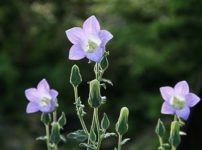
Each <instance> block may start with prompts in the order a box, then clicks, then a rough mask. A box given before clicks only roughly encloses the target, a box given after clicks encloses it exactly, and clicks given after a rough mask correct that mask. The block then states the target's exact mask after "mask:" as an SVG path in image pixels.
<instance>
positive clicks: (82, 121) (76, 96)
mask: <svg viewBox="0 0 202 150" xmlns="http://www.w3.org/2000/svg"><path fill="white" fill-rule="evenodd" d="M74 97H75V102H77V100H78V88H77V87H75V86H74ZM76 110H77V115H78V117H79V120H80V123H81V126H82V128H83V130H84V132H85V133H86V134H87V135H88V129H87V128H86V124H85V122H84V120H83V117H82V116H81V114H80V113H79V107H78V106H77V105H76Z"/></svg>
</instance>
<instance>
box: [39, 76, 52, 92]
mask: <svg viewBox="0 0 202 150" xmlns="http://www.w3.org/2000/svg"><path fill="white" fill-rule="evenodd" d="M37 89H38V90H39V91H40V92H42V93H47V92H48V91H49V90H50V86H49V84H48V82H47V81H46V79H42V80H41V81H40V82H39V83H38V85H37Z"/></svg>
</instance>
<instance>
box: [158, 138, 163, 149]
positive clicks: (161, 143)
mask: <svg viewBox="0 0 202 150" xmlns="http://www.w3.org/2000/svg"><path fill="white" fill-rule="evenodd" d="M158 138H159V143H160V147H161V148H162V150H164V146H163V138H162V137H160V136H158Z"/></svg>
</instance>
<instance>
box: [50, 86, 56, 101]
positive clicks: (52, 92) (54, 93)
mask: <svg viewBox="0 0 202 150" xmlns="http://www.w3.org/2000/svg"><path fill="white" fill-rule="evenodd" d="M50 95H51V98H52V99H53V100H54V101H55V99H56V97H57V96H58V91H56V90H53V89H51V90H50Z"/></svg>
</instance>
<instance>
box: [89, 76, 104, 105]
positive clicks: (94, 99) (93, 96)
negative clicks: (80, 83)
mask: <svg viewBox="0 0 202 150" xmlns="http://www.w3.org/2000/svg"><path fill="white" fill-rule="evenodd" d="M89 90H90V91H89V98H88V103H89V105H90V106H91V107H93V108H97V107H99V106H100V105H101V102H102V97H101V95H100V82H99V81H98V80H97V79H95V80H92V81H91V82H90V89H89Z"/></svg>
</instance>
